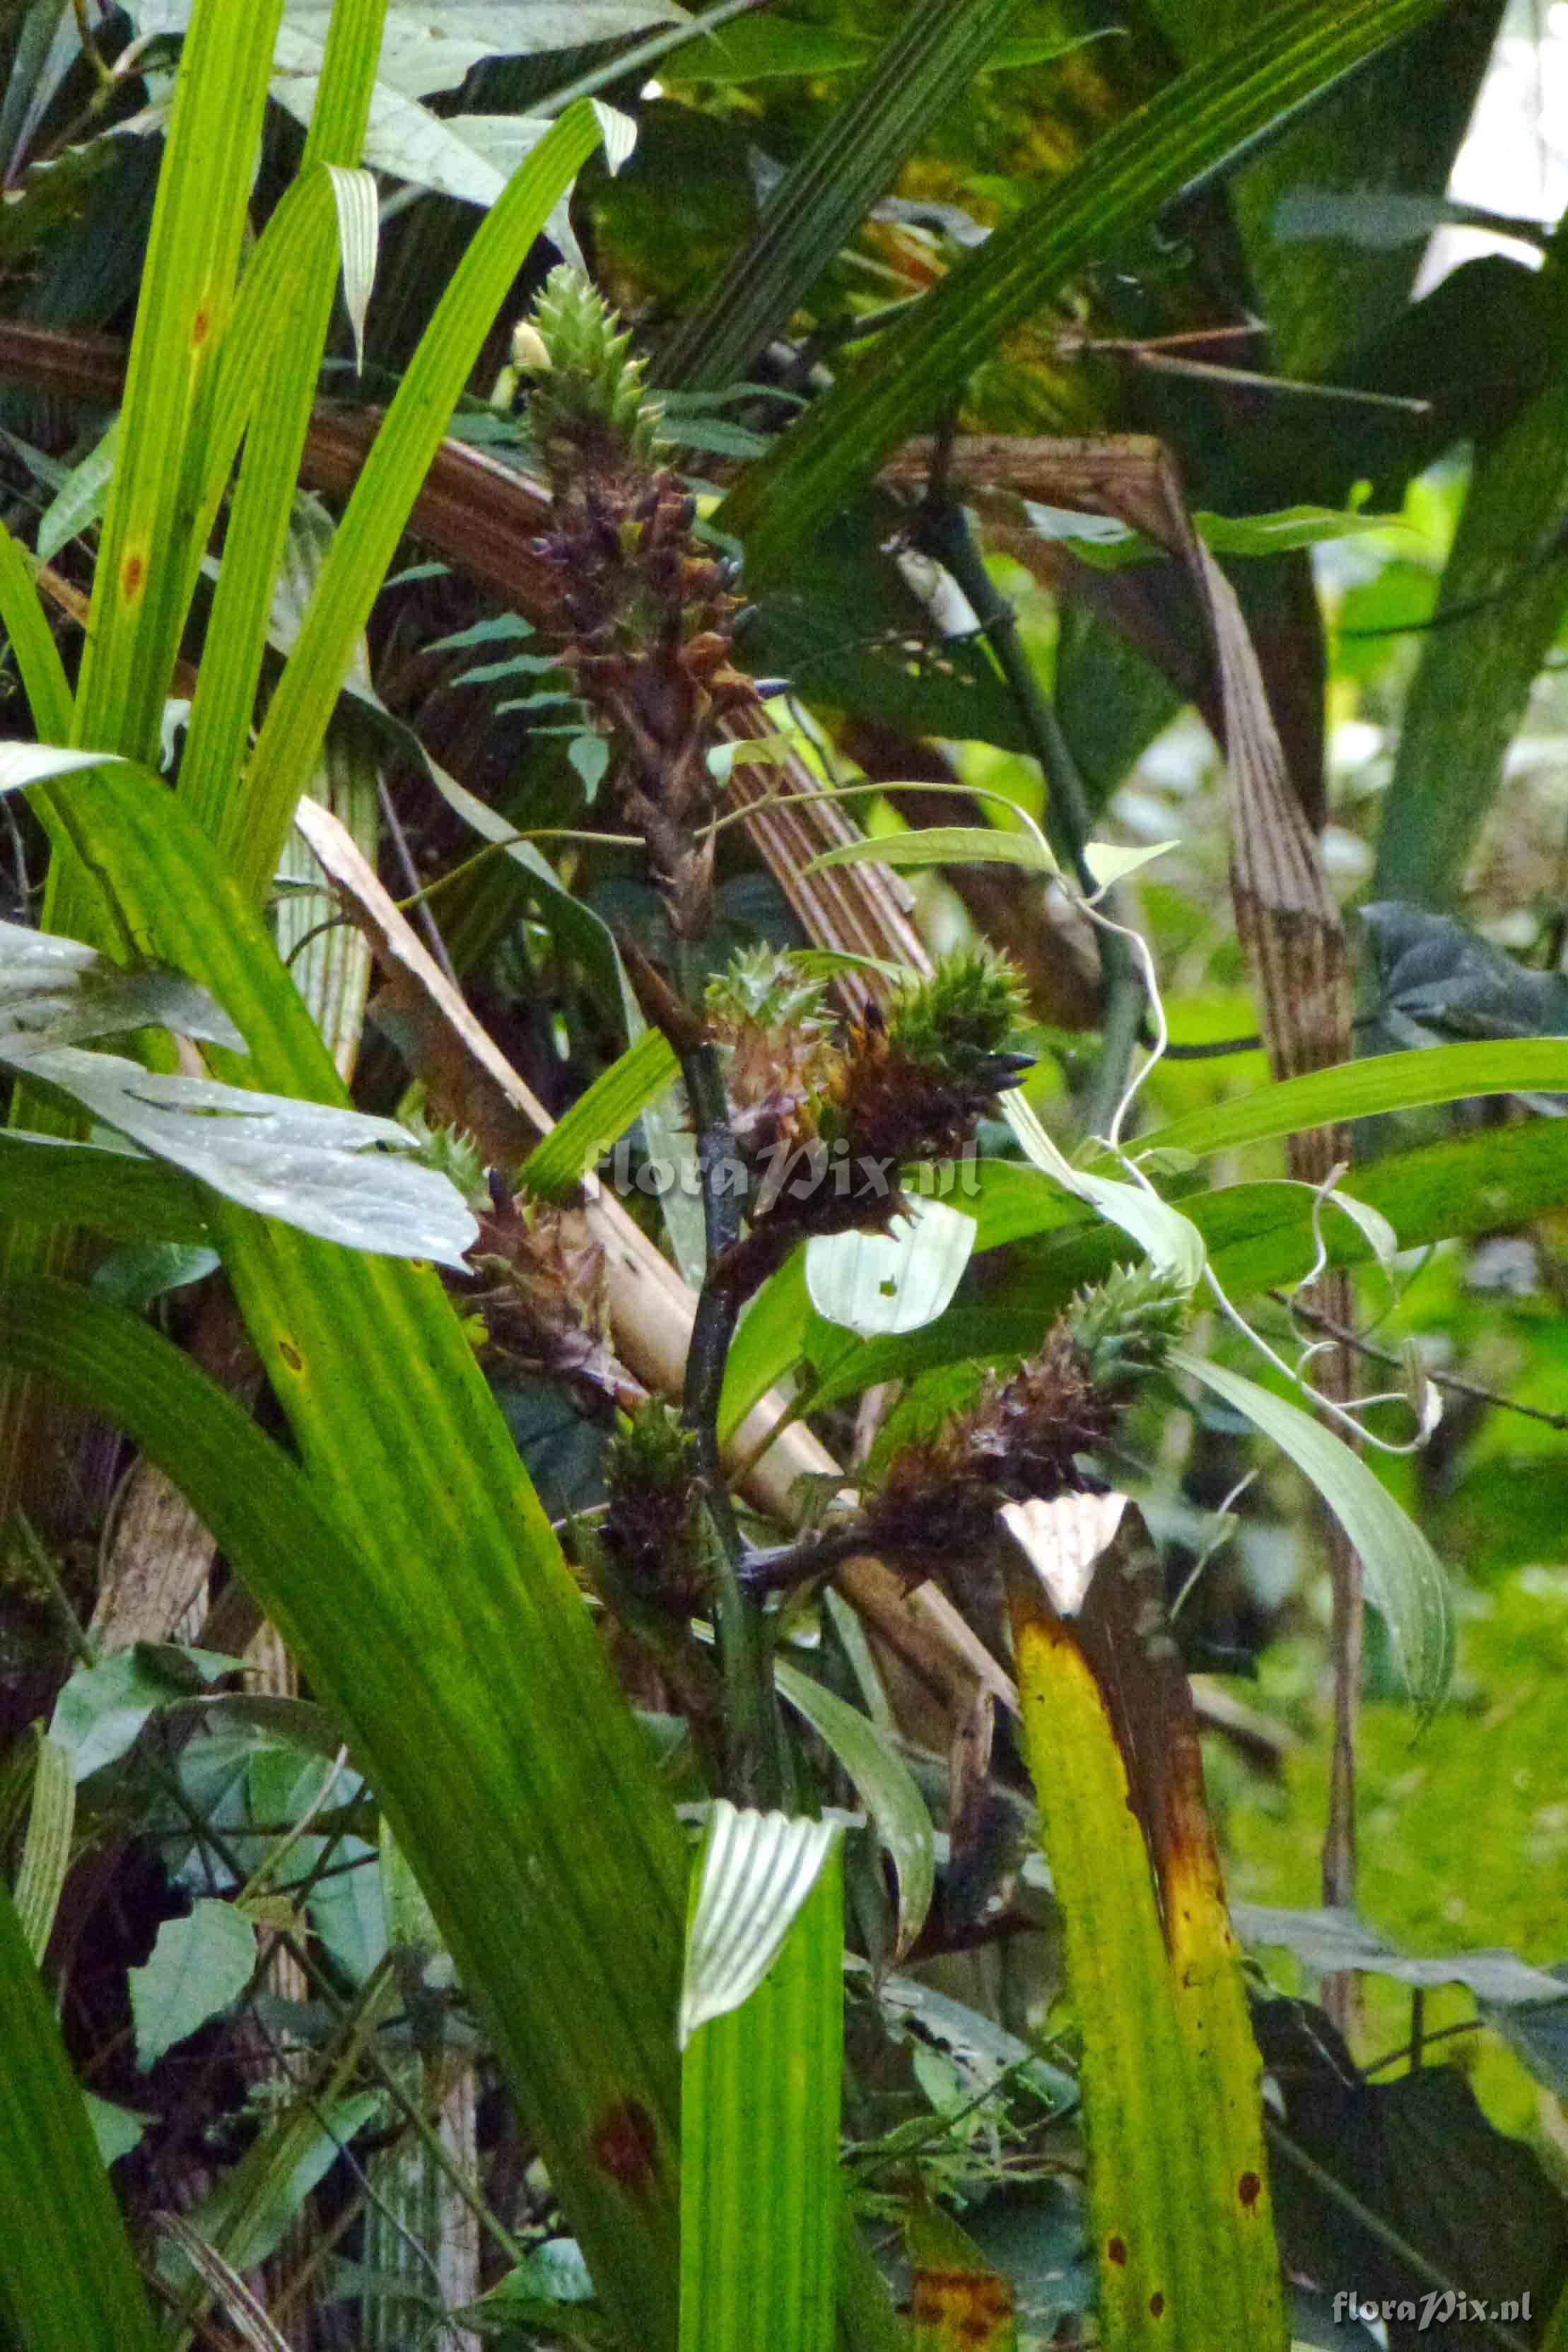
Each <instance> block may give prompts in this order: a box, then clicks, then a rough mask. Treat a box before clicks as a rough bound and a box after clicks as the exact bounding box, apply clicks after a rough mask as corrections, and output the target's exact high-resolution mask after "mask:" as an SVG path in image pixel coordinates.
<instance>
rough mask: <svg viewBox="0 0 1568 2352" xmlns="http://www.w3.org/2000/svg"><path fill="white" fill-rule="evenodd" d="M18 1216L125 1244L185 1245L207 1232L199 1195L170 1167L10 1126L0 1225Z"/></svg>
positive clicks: (1, 1161)
mask: <svg viewBox="0 0 1568 2352" xmlns="http://www.w3.org/2000/svg"><path fill="white" fill-rule="evenodd" d="M21 1219H26V1221H27V1222H28V1223H32V1224H37V1225H43V1226H47V1225H55V1224H62V1225H75V1224H83V1225H88V1226H90V1227H91V1228H92V1229H93V1231H94V1232H97V1233H100V1234H108V1235H110V1238H111V1239H114V1240H117V1241H125V1242H142V1241H149V1242H151V1241H161V1242H173V1243H177V1244H184V1243H190V1242H194V1241H197V1240H199V1238H200V1236H201V1235H202V1234H204V1232H205V1230H206V1224H205V1220H204V1216H203V1213H202V1205H201V1192H200V1191H199V1189H198V1187H197V1186H196V1185H195V1184H193V1182H192V1181H190V1179H189V1178H188V1177H185V1176H182V1175H181V1174H180V1172H179V1171H178V1170H177V1169H174V1168H169V1167H165V1166H163V1165H162V1163H161V1162H159V1161H158V1160H143V1159H142V1158H141V1154H140V1153H139V1152H134V1151H131V1150H107V1149H104V1148H103V1147H101V1146H100V1145H98V1144H93V1143H73V1142H71V1141H69V1140H68V1139H67V1138H65V1137H63V1136H58V1135H33V1134H29V1133H28V1132H26V1130H25V1129H17V1128H12V1129H6V1130H5V1131H3V1132H0V1222H5V1223H9V1222H11V1221H12V1220H21Z"/></svg>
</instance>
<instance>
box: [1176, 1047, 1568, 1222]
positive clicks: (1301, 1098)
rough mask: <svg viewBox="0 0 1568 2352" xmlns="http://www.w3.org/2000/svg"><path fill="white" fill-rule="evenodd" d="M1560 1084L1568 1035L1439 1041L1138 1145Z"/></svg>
mask: <svg viewBox="0 0 1568 2352" xmlns="http://www.w3.org/2000/svg"><path fill="white" fill-rule="evenodd" d="M1554 1088H1568V1038H1539V1039H1535V1038H1531V1039H1529V1040H1522V1041H1521V1042H1520V1043H1518V1044H1514V1043H1512V1042H1509V1041H1501V1040H1500V1041H1499V1042H1497V1043H1495V1044H1489V1045H1434V1046H1430V1047H1424V1048H1421V1049H1419V1050H1417V1051H1416V1052H1415V1053H1409V1054H1377V1055H1373V1056H1372V1057H1371V1058H1370V1059H1369V1060H1367V1061H1364V1062H1342V1063H1341V1064H1340V1065H1339V1066H1337V1067H1336V1068H1334V1069H1331V1070H1314V1071H1312V1073H1310V1075H1309V1076H1306V1077H1301V1078H1282V1079H1281V1080H1279V1081H1278V1083H1277V1084H1275V1085H1273V1086H1268V1087H1259V1088H1258V1090H1257V1092H1256V1093H1255V1094H1249V1095H1242V1096H1241V1097H1239V1098H1238V1099H1237V1100H1236V1101H1234V1102H1227V1103H1217V1104H1215V1105H1213V1106H1212V1107H1211V1108H1208V1109H1207V1110H1199V1111H1191V1112H1189V1113H1188V1114H1187V1116H1186V1118H1178V1119H1174V1120H1172V1122H1171V1124H1170V1125H1169V1126H1168V1127H1162V1128H1159V1129H1156V1131H1155V1133H1154V1134H1153V1135H1148V1136H1143V1137H1140V1139H1139V1141H1138V1146H1137V1149H1138V1150H1139V1152H1140V1153H1144V1152H1150V1151H1165V1150H1180V1151H1194V1152H1210V1151H1230V1150H1235V1149H1236V1147H1237V1146H1238V1145H1239V1144H1242V1143H1260V1142H1262V1141H1264V1140H1265V1139H1267V1138H1269V1137H1271V1136H1278V1135H1299V1134H1301V1133H1302V1132H1304V1130H1305V1129H1308V1128H1312V1127H1333V1126H1336V1125H1338V1124H1339V1122H1340V1121H1342V1120H1349V1119H1355V1118H1375V1117H1376V1116H1377V1115H1378V1114H1379V1113H1380V1112H1383V1111H1392V1110H1416V1109H1419V1108H1421V1107H1422V1106H1423V1105H1425V1104H1427V1103H1445V1102H1460V1101H1463V1100H1464V1099H1465V1098H1466V1097H1468V1096H1470V1095H1492V1094H1514V1093H1521V1094H1527V1093H1536V1092H1539V1093H1542V1094H1546V1093H1551V1092H1552V1090H1553V1089H1554ZM1361 1172H1362V1171H1358V1172H1357V1177H1356V1184H1357V1189H1358V1190H1360V1189H1361ZM1366 1172H1368V1173H1370V1171H1366ZM1455 1230H1456V1231H1457V1230H1458V1228H1457V1227H1456V1228H1455Z"/></svg>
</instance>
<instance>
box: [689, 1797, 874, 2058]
mask: <svg viewBox="0 0 1568 2352" xmlns="http://www.w3.org/2000/svg"><path fill="white" fill-rule="evenodd" d="M838 1838H839V1830H838V1827H837V1826H836V1825H835V1824H834V1823H833V1822H818V1821H808V1820H806V1819H804V1818H793V1817H791V1816H790V1815H789V1814H788V1813H761V1812H757V1811H744V1812H743V1811H739V1810H737V1807H736V1806H734V1805H732V1804H731V1803H730V1802H729V1801H728V1799H727V1797H718V1798H716V1800H715V1801H714V1806H713V1814H712V1819H711V1821H710V1822H709V1826H708V1835H707V1843H706V1845H705V1847H704V1849H703V1859H702V1866H701V1869H700V1870H699V1872H698V1874H697V1878H696V1881H695V1887H694V1891H693V1896H692V1912H691V1919H690V1922H689V1924H688V1926H687V1928H686V1965H685V1977H684V1979H683V1981H682V1985H681V2008H680V2018H679V2022H678V2024H677V2027H676V2032H677V2037H678V2039H679V2042H680V2046H681V2048H682V2049H683V2050H684V2049H685V2047H686V2045H687V2044H688V2042H690V2041H691V2039H692V2036H693V2035H694V2034H695V2032H696V2031H697V2029H698V2027H699V2026H702V2025H706V2023H707V2022H708V2021H709V2020H710V2019H713V2018H717V2017H724V2016H727V2014H728V2012H729V2011H731V2010H734V2009H738V2008H739V2007H740V2005H741V2003H742V2002H743V2001H745V2000H749V1999H750V1997H751V1995H752V1994H753V1993H754V1992H755V1991H756V1990H757V1988H758V1985H759V1984H760V1983H761V1982H762V1979H763V1978H764V1977H765V1976H766V1975H767V1974H768V1969H770V1968H771V1967H772V1965H773V1963H774V1961H775V1959H777V1958H778V1956H779V1947H780V1946H781V1945H782V1943H783V1941H784V1938H785V1937H786V1936H787V1935H788V1934H789V1928H790V1927H791V1925H792V1924H793V1922H794V1919H795V1916H796V1914H797V1913H798V1912H799V1911H800V1907H801V1906H802V1905H803V1903H804V1902H805V1900H806V1897H807V1896H808V1895H810V1891H811V1889H812V1887H813V1886H814V1885H815V1884H816V1882H817V1878H818V1875H819V1874H820V1873H821V1869H822V1865H823V1864H824V1863H825V1862H826V1861H827V1859H828V1856H829V1855H830V1853H832V1851H833V1849H834V1847H835V1846H836V1844H837V1843H838Z"/></svg>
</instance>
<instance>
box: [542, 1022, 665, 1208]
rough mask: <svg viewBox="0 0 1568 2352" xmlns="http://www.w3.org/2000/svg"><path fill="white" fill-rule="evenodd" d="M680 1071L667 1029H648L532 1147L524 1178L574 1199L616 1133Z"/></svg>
mask: <svg viewBox="0 0 1568 2352" xmlns="http://www.w3.org/2000/svg"><path fill="white" fill-rule="evenodd" d="M679 1075H680V1065H679V1064H678V1063H677V1061H676V1059H675V1055H674V1048H673V1047H672V1046H671V1045H670V1042H669V1039H668V1038H667V1037H666V1036H665V1035H664V1032H663V1031H662V1030H659V1029H649V1030H647V1031H645V1032H644V1034H643V1035H642V1036H641V1037H639V1039H638V1040H637V1043H636V1044H635V1045H632V1046H631V1047H630V1048H629V1049H628V1051H627V1052H625V1053H624V1054H622V1055H620V1056H619V1058H618V1059H617V1060H615V1061H613V1062H612V1064H611V1065H610V1067H609V1068H608V1069H607V1070H604V1071H602V1072H601V1074H600V1076H598V1077H597V1078H595V1080H594V1081H593V1084H592V1085H591V1087H589V1088H588V1090H587V1091H586V1093H584V1094H581V1095H580V1096H579V1097H578V1099H577V1100H576V1102H574V1103H573V1105H572V1107H571V1108H570V1110H569V1111H568V1112H567V1114H566V1116H565V1118H562V1119H560V1120H559V1121H558V1122H557V1124H556V1125H555V1126H554V1127H553V1128H552V1129H550V1131H549V1134H548V1135H547V1136H546V1138H545V1139H544V1141H543V1142H542V1143H540V1144H537V1145H536V1146H535V1148H534V1150H532V1151H530V1152H529V1154H528V1158H527V1160H524V1162H523V1165H522V1170H521V1171H520V1176H519V1181H520V1182H521V1183H522V1184H523V1185H524V1186H526V1187H527V1189H528V1191H529V1192H536V1193H538V1195H539V1196H540V1197H541V1199H544V1200H547V1201H568V1200H570V1199H571V1198H572V1196H573V1195H574V1193H575V1192H576V1191H577V1188H578V1186H579V1184H580V1182H581V1181H582V1179H583V1177H584V1176H585V1175H586V1174H587V1172H588V1171H589V1170H590V1169H591V1168H593V1167H595V1166H596V1165H597V1164H598V1162H599V1161H600V1160H601V1159H602V1158H603V1156H604V1154H605V1153H606V1152H607V1151H608V1150H609V1149H610V1147H611V1145H612V1143H613V1142H614V1141H615V1139H616V1138H617V1137H618V1136H622V1135H624V1134H625V1132H626V1130H627V1129H628V1128H629V1127H630V1126H631V1125H632V1121H633V1120H634V1119H636V1118H640V1117H641V1115H642V1114H643V1111H645V1110H646V1109H647V1108H648V1106H649V1104H650V1103H653V1102H656V1101H657V1100H658V1098H659V1097H660V1096H661V1095H664V1094H667V1093H668V1091H669V1089H670V1087H671V1086H672V1085H673V1084H674V1080H675V1079H676V1078H677V1077H678V1076H679Z"/></svg>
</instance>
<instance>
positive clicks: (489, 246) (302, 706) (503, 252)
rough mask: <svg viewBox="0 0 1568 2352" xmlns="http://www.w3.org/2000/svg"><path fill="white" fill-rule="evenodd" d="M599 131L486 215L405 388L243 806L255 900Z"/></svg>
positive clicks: (576, 113) (570, 130) (572, 115)
mask: <svg viewBox="0 0 1568 2352" xmlns="http://www.w3.org/2000/svg"><path fill="white" fill-rule="evenodd" d="M599 136H600V125H599V118H598V116H597V115H596V114H595V112H594V110H593V107H592V105H591V102H590V101H589V100H586V99H583V100H579V101H578V102H577V103H576V104H575V105H574V106H570V107H569V108H568V109H567V111H566V112H565V113H564V114H563V115H562V116H561V118H560V120H559V122H558V123H557V124H556V125H555V127H554V129H553V130H552V131H549V133H548V134H547V136H546V137H545V138H544V139H542V140H541V141H540V142H539V144H538V146H537V147H536V148H535V149H534V151H533V152H532V153H531V154H530V155H529V156H528V160H527V162H526V163H523V165H522V166H521V168H520V169H519V170H518V171H517V173H516V174H515V175H514V176H513V178H512V179H511V180H510V182H509V183H508V184H507V190H506V193H505V194H504V195H503V196H502V197H501V199H500V201H499V202H498V203H497V205H495V206H494V207H493V208H492V209H491V211H490V212H488V213H487V214H486V216H485V219H484V221H483V223H482V224H481V226H480V227H479V230H478V233H477V235H476V236H475V238H474V241H473V243H472V244H471V245H470V246H469V247H468V250H467V252H466V253H465V255H464V257H463V259H462V261H461V262H460V263H459V264H458V266H457V268H456V270H455V272H454V274H453V278H452V280H451V283H450V284H449V285H448V287H447V289H446V291H445V292H444V295H443V296H442V298H441V300H440V302H439V303H438V304H437V306H436V310H435V315H434V318H433V319H432V320H431V322H430V324H429V326H428V327H427V328H426V330H425V331H424V333H423V336H422V337H421V339H420V343H419V349H418V350H417V351H416V352H415V353H414V356H413V360H412V361H411V362H410V364H409V367H408V370H407V373H405V374H404V376H403V379H402V383H400V384H399V386H398V389H397V393H396V395H395V397H394V398H393V401H392V406H391V407H390V408H389V409H388V411H387V414H386V416H385V419H384V420H383V422H382V428H381V431H380V433H379V434H378V435H377V436H376V442H375V446H374V447H373V448H372V449H371V454H370V457H369V458H368V460H367V462H366V465H365V469H364V472H363V473H362V474H361V477H360V480H359V483H358V485H357V487H356V488H355V490H354V494H353V497H352V498H351V499H350V501H349V507H348V511H347V513H346V514H345V515H344V517H343V521H342V526H341V528H340V530H339V532H338V536H337V538H336V539H335V540H334V541H333V543H332V550H331V553H330V554H329V556H328V559H327V561H326V562H325V563H324V564H323V566H322V568H321V578H320V581H319V584H318V587H317V590H316V595H315V599H314V601H313V603H312V604H311V607H310V610H309V612H308V614H307V615H306V619H305V624H304V625H303V627H302V628H301V630H300V632H299V639H298V644H297V645H296V646H295V649H294V652H293V655H292V656H291V657H290V660H289V663H288V667H287V669H286V670H285V671H284V674H283V677H282V680H281V682H280V684H279V686H278V688H277V693H276V694H275V695H274V696H273V698H272V702H271V705H270V707H269V708H268V710H267V718H266V719H265V721H264V722H263V725H262V729H261V732H260V735H259V737H258V738H257V740H256V751H255V753H254V754H253V756H252V759H251V761H250V765H249V768H248V770H247V772H246V790H245V793H244V797H243V799H241V798H240V797H239V796H237V795H236V797H235V800H234V801H233V802H232V803H231V804H230V809H229V814H228V821H227V824H226V826H225V848H226V849H227V851H228V853H229V856H230V858H231V860H232V862H233V866H234V870H235V874H236V875H237V877H238V878H239V880H240V882H241V884H242V886H243V887H245V888H246V889H247V890H248V891H249V892H250V893H251V894H252V896H253V897H259V896H260V893H261V891H262V890H263V889H264V888H265V887H266V885H267V881H268V879H269V877H270V876H271V874H272V870H273V867H274V865H275V864H276V862H277V856H278V853H279V852H280V850H281V849H282V846H283V843H284V839H285V836H286V835H287V831H288V827H289V824H290V823H291V822H292V820H293V816H294V810H295V804H296V803H297V802H298V798H299V795H300V793H302V792H303V790H304V789H305V785H306V782H307V781H308V776H309V773H310V768H311V764H312V762H313V761H314V760H315V758H316V755H317V752H318V751H319V750H320V747H321V739H322V737H323V736H324V735H325V733H326V731H327V722H328V720H329V718H330V717H331V715H332V709H333V707H334V705H335V703H336V701H337V698H338V693H339V689H340V687H341V685H342V681H343V674H344V671H345V670H346V669H347V667H348V664H349V658H350V654H351V652H352V649H353V646H354V642H355V639H356V638H357V637H358V635H359V634H360V632H361V629H362V628H363V627H364V625H365V623H366V621H367V620H368V619H369V618H370V613H371V605H372V604H374V602H375V600H376V597H377V595H378V594H379V593H380V591H381V585H382V580H383V578H384V577H385V574H386V569H387V565H388V564H389V563H390V562H391V561H392V552H393V551H394V549H395V548H396V546H397V543H398V541H399V540H400V538H401V537H402V533H403V531H404V530H406V528H407V525H408V518H409V514H410V511H411V509H413V502H414V499H415V497H416V496H417V494H418V491H419V487H420V484H421V483H422V482H423V479H424V476H425V471H426V469H427V467H429V465H430V462H431V459H432V458H433V457H434V455H435V452H436V450H437V449H438V448H439V447H440V446H441V437H442V435H443V434H444V432H445V430H446V426H447V424H448V422H449V420H450V418H451V415H452V412H453V410H454V408H455V406H456V404H457V401H458V397H459V395H460V394H461V393H462V390H463V387H464V385H465V383H466V382H467V380H468V374H469V371H470V370H471V368H472V367H473V365H474V362H475V360H476V357H477V355H478V352H479V346H480V344H481V343H482V341H484V339H485V336H486V333H487V332H488V331H489V329H490V328H491V326H492V325H493V324H494V321H495V318H496V313H497V310H499V309H500V307H501V305H502V303H503V302H504V301H505V300H506V299H507V292H508V291H509V289H510V288H511V285H512V282H513V280H514V278H516V276H517V271H518V269H519V268H521V267H522V265H523V263H524V261H525V260H526V259H527V258H528V248H529V247H530V246H531V245H532V244H533V241H534V239H535V237H536V236H538V233H539V231H540V229H541V228H542V226H544V221H545V217H546V215H547V214H548V213H549V209H550V207H551V205H553V204H555V202H556V201H557V199H558V198H559V196H560V195H561V194H563V193H564V191H565V189H566V187H567V185H568V184H569V183H570V179H571V177H572V175H573V173H575V172H576V171H577V170H578V169H579V167H580V165H581V164H583V163H586V162H587V160H588V158H589V156H590V155H591V153H592V152H593V150H594V148H595V147H596V146H597V145H598V144H599Z"/></svg>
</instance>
